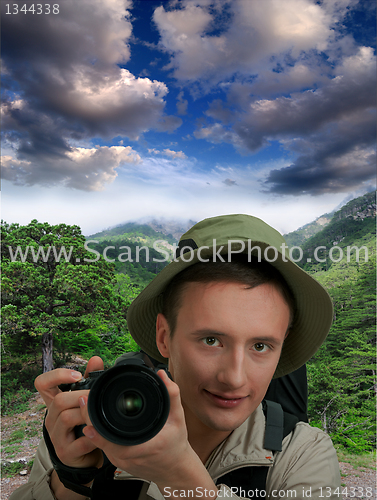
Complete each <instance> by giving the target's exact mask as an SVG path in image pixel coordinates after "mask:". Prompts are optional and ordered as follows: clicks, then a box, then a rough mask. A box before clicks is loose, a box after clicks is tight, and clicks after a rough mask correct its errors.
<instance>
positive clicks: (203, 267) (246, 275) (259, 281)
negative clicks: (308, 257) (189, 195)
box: [161, 254, 295, 336]
mask: <svg viewBox="0 0 377 500" xmlns="http://www.w3.org/2000/svg"><path fill="white" fill-rule="evenodd" d="M189 283H204V284H208V283H241V284H244V285H246V287H247V288H248V289H251V288H255V287H257V286H259V285H264V284H271V285H272V286H274V287H275V288H276V289H277V290H278V291H279V292H280V294H281V296H282V297H283V299H284V300H285V302H286V303H287V305H288V307H289V310H290V321H289V325H288V328H290V327H291V325H292V323H293V320H294V314H295V300H294V297H293V294H292V292H291V290H290V288H289V286H288V284H287V282H286V281H285V279H284V278H283V276H282V275H281V274H280V273H279V271H278V270H277V269H276V268H275V267H273V266H272V265H271V264H269V263H268V262H266V261H263V260H262V261H258V259H257V258H256V257H251V258H250V259H249V260H248V256H247V255H246V254H239V255H233V256H232V260H231V262H228V261H226V262H222V261H215V262H213V261H209V262H198V263H196V264H193V265H192V266H190V267H188V268H186V269H185V270H184V271H181V272H180V273H178V274H177V275H176V276H175V277H174V278H173V279H172V280H171V281H170V283H169V284H168V286H167V287H166V289H165V291H164V293H163V300H162V311H161V312H162V314H163V315H164V316H165V317H166V319H167V322H168V325H169V329H170V335H171V336H172V335H173V333H174V331H175V328H176V324H177V316H178V311H179V308H180V307H181V305H182V295H183V291H184V290H185V289H186V287H187V285H188V284H189Z"/></svg>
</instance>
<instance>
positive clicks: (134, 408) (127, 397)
mask: <svg viewBox="0 0 377 500" xmlns="http://www.w3.org/2000/svg"><path fill="white" fill-rule="evenodd" d="M143 408H144V403H143V398H142V396H141V395H140V394H138V393H137V392H134V391H126V392H124V393H123V394H121V395H120V396H119V398H118V401H117V410H118V411H119V412H120V413H123V415H124V416H125V417H136V416H137V415H139V414H140V413H141V412H142V411H143Z"/></svg>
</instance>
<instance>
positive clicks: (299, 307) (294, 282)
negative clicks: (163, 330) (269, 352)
mask: <svg viewBox="0 0 377 500" xmlns="http://www.w3.org/2000/svg"><path fill="white" fill-rule="evenodd" d="M232 253H234V254H235V253H246V254H248V255H253V256H256V257H257V258H258V259H260V258H262V259H264V260H267V261H268V262H269V263H270V264H271V265H272V266H274V267H275V268H276V269H278V271H279V272H280V273H281V275H282V276H283V277H284V279H285V280H286V282H287V284H288V286H289V287H290V289H291V291H292V293H293V296H294V298H295V302H296V314H295V318H294V323H293V325H292V328H291V329H290V332H289V335H288V337H287V338H286V340H285V342H284V346H283V349H282V353H281V357H280V361H279V364H278V366H277V368H276V372H275V375H274V378H278V377H281V376H283V375H286V374H288V373H291V372H293V371H294V370H296V369H298V368H300V366H302V365H303V364H304V363H306V361H308V359H310V358H311V357H312V356H313V355H314V353H315V352H316V351H317V350H318V348H319V347H320V346H321V344H322V343H323V341H324V340H325V338H326V336H327V334H328V332H329V329H330V326H331V323H332V319H333V307H332V302H331V299H330V297H329V295H328V293H327V292H326V290H325V289H324V288H323V287H322V286H321V285H320V284H319V283H318V282H317V281H316V280H315V279H313V278H312V277H311V276H310V275H309V274H307V273H306V272H305V271H303V270H302V269H301V268H300V267H299V266H297V265H296V264H295V263H294V262H293V261H292V260H291V259H290V257H289V252H288V247H287V245H286V242H285V240H284V238H283V237H282V235H281V234H280V233H279V232H278V231H276V230H275V229H273V228H272V227H271V226H269V225H268V224H266V223H265V222H263V221H262V220H261V219H258V218H257V217H252V216H250V215H243V214H232V215H222V216H219V217H212V218H209V219H204V220H203V221H201V222H198V223H197V224H195V225H194V226H193V227H192V228H191V229H189V230H188V231H187V232H186V233H185V234H184V235H183V236H182V237H181V239H180V242H179V246H178V252H177V255H179V256H177V257H176V258H175V259H174V260H173V261H172V262H171V263H170V264H168V265H167V266H166V267H165V268H164V269H163V270H162V271H161V272H160V273H159V274H158V275H157V276H156V277H155V278H154V279H153V280H152V281H151V283H150V284H149V285H148V286H147V287H146V288H145V289H144V290H143V291H142V292H141V293H140V295H139V296H138V297H137V298H136V299H135V300H134V301H133V302H132V304H131V306H130V308H129V310H128V314H127V322H128V328H129V330H130V333H131V335H132V337H133V338H134V340H135V342H136V343H137V344H138V345H139V346H140V347H141V349H142V350H143V351H145V352H146V353H147V354H149V355H150V356H152V357H153V358H155V359H157V360H158V361H161V362H163V363H167V361H168V360H167V359H166V358H163V357H162V356H161V354H160V353H159V351H158V349H157V345H156V317H157V314H158V313H159V312H161V309H162V295H163V292H164V290H165V288H166V287H167V285H168V284H169V282H170V281H171V280H172V279H173V278H174V276H175V275H176V274H178V273H179V272H181V271H183V270H184V269H186V268H187V267H189V266H192V265H193V264H196V263H197V262H200V261H204V260H205V259H208V258H210V259H211V260H218V261H219V260H221V258H222V259H224V260H227V259H228V258H229V257H231V254H232ZM224 256H228V257H224Z"/></svg>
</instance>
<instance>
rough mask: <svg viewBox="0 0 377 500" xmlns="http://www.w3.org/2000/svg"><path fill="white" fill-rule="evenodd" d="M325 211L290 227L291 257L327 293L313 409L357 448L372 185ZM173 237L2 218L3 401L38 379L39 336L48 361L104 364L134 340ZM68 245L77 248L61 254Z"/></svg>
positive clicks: (9, 404) (368, 421)
mask: <svg viewBox="0 0 377 500" xmlns="http://www.w3.org/2000/svg"><path fill="white" fill-rule="evenodd" d="M329 217H330V216H329V215H326V216H323V221H326V223H324V224H323V226H322V228H321V229H320V230H319V231H318V226H319V225H320V223H319V222H318V221H319V220H320V219H321V218H319V219H317V221H315V222H314V223H312V226H311V225H310V224H308V225H307V226H304V231H302V230H300V231H301V232H298V234H296V233H297V232H295V233H291V236H292V237H291V238H290V235H287V240H288V241H291V242H293V246H300V248H296V250H294V251H293V253H292V255H293V256H294V258H295V259H297V258H298V257H300V255H299V254H300V252H301V253H302V256H301V257H302V258H301V259H300V261H299V262H298V265H300V266H302V267H303V268H305V270H307V271H308V272H309V273H310V274H312V275H313V276H314V277H315V278H316V279H317V280H318V281H320V282H321V283H322V284H323V285H324V286H325V287H326V288H327V290H328V291H329V293H330V295H331V297H332V299H333V303H334V323H333V326H332V328H331V331H330V334H329V336H328V338H327V340H326V342H325V343H324V345H323V346H322V347H321V349H320V350H319V351H318V353H317V354H316V355H315V356H314V358H313V359H311V360H310V361H309V363H308V380H309V417H310V423H311V425H316V426H319V427H321V428H323V429H324V430H325V431H326V432H328V433H329V434H330V435H331V437H332V438H333V440H334V442H335V444H337V445H339V446H342V447H344V448H346V449H348V450H350V451H351V452H354V453H360V452H363V451H368V450H371V449H372V448H373V446H374V443H375V396H376V380H375V375H376V369H375V343H376V342H375V318H376V310H375V309H376V308H375V295H376V294H375V278H376V269H375V267H376V266H375V256H376V252H375V232H376V231H375V227H376V204H375V194H374V193H369V194H367V195H365V196H364V197H360V198H357V199H356V200H352V202H350V203H348V204H347V205H345V206H344V207H342V208H341V209H340V210H339V211H337V212H335V213H334V214H333V215H332V217H331V219H330V220H328V218H329ZM313 224H314V226H315V228H314V226H313ZM155 227H156V228H157V229H158V227H157V226H155ZM305 228H306V229H307V230H305ZM308 228H309V229H310V228H311V229H310V230H309V229H308ZM313 228H314V229H313ZM302 229H303V228H302ZM309 233H314V234H312V235H311V236H308V235H309ZM299 239H301V241H302V242H303V243H302V245H300V244H299V243H297V242H298V241H299ZM161 240H163V241H164V243H161ZM89 241H91V243H88V242H89ZM157 241H160V243H158V245H157V244H156V242H157ZM176 243H177V240H176V238H175V237H173V236H172V235H170V236H168V235H166V231H165V232H162V231H155V230H154V229H152V228H151V227H150V226H148V225H138V224H131V223H130V224H127V225H123V226H119V227H116V228H113V229H110V230H106V231H103V232H101V233H97V234H95V235H91V236H89V237H87V238H86V239H85V237H84V236H83V235H82V234H81V230H80V228H79V227H78V226H66V225H64V224H60V225H58V226H51V225H49V224H48V223H39V222H37V221H32V222H31V223H30V224H29V225H27V226H20V225H18V224H11V225H9V224H6V223H2V256H3V302H2V310H1V312H2V333H1V335H2V358H3V359H2V361H3V364H2V394H3V412H5V413H6V412H11V411H12V409H14V408H15V407H17V404H18V401H19V400H20V398H21V399H22V398H23V397H27V396H28V395H29V394H31V392H30V391H33V380H34V378H35V376H36V375H38V374H39V373H41V371H42V351H43V349H44V348H45V347H46V339H47V340H48V341H49V342H50V341H51V343H50V344H49V345H50V346H51V349H52V362H53V365H54V367H58V366H62V365H64V364H66V363H67V362H70V359H71V358H73V357H74V356H77V355H79V356H81V357H83V358H84V359H89V357H90V356H92V355H94V354H96V355H100V356H102V357H103V358H104V360H105V363H106V366H110V365H111V364H112V363H113V362H114V360H115V358H116V357H117V356H118V355H119V354H120V353H122V352H124V351H128V350H137V349H138V346H137V345H136V344H135V342H134V341H133V340H132V338H131V337H130V335H129V332H128V330H127V324H126V321H125V318H126V313H127V309H128V307H129V304H130V303H131V302H132V300H133V299H134V298H135V297H136V295H137V294H138V293H139V291H140V290H141V288H142V287H144V286H145V285H146V284H147V283H148V282H149V281H150V280H151V279H152V278H153V276H155V274H156V273H157V272H159V271H160V270H161V269H162V268H163V267H164V266H165V265H166V264H167V260H168V259H166V253H165V254H164V251H165V252H168V256H169V258H170V257H171V255H172V253H171V252H172V251H173V249H174V244H176ZM291 245H292V243H291ZM153 246H155V248H153ZM121 247H123V248H121ZM351 247H352V248H351ZM17 248H19V254H18V259H14V258H12V257H14V256H15V254H16V250H17ZM52 248H54V251H52V250H51V249H52ZM63 248H64V249H65V250H64V251H65V252H68V250H69V249H72V250H70V252H68V255H66V254H65V253H64V252H63ZM156 248H157V249H156ZM27 249H28V253H27V251H26V250H27ZM32 249H33V250H32ZM38 249H39V250H38ZM41 249H42V250H43V251H42V250H41ZM49 249H50V250H49ZM94 252H97V253H94ZM137 254H138V259H136V256H137ZM36 255H37V256H38V258H37V260H36V259H35V258H34V257H35V256H36ZM59 255H60V257H59ZM147 255H148V258H147ZM57 256H58V257H59V258H58V259H57V258H56V257H57ZM159 260H160V261H161V260H163V262H159ZM44 355H45V354H44Z"/></svg>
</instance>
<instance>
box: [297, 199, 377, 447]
mask: <svg viewBox="0 0 377 500" xmlns="http://www.w3.org/2000/svg"><path fill="white" fill-rule="evenodd" d="M368 198H369V197H368ZM359 201H361V202H362V201H365V200H362V199H360V200H359ZM353 202H354V203H353V205H354V207H355V200H353ZM373 205H374V206H373ZM349 209H350V207H349V206H348V205H346V206H345V207H343V209H342V210H340V211H339V212H337V213H336V214H335V215H334V217H333V219H332V221H331V223H330V224H329V225H328V226H327V227H326V228H325V229H324V230H323V231H321V232H320V233H318V234H317V235H315V236H313V237H312V238H311V239H309V240H308V241H307V242H306V243H305V244H304V246H303V248H304V255H309V253H310V252H312V251H313V249H314V248H315V247H316V246H318V245H321V246H322V245H323V246H325V247H326V249H327V251H329V248H331V245H332V244H333V243H336V246H338V247H339V249H341V250H342V251H343V259H341V260H339V262H334V261H331V260H330V258H329V255H328V254H327V255H325V256H324V258H325V259H326V261H325V262H324V263H322V266H318V265H317V264H311V263H305V265H304V267H305V268H306V269H307V270H308V272H310V273H311V274H312V275H313V276H314V277H315V278H316V279H317V280H318V281H319V282H320V283H321V284H322V285H324V286H325V287H326V289H327V290H328V291H329V293H330V296H331V298H332V299H333V304H334V322H333V325H332V328H331V330H330V333H329V336H328V338H327V340H326V342H325V343H324V344H323V345H322V347H321V349H320V350H319V351H318V353H317V354H316V355H315V357H314V358H313V359H312V360H311V361H310V362H309V364H308V373H309V389H310V398H309V408H310V417H311V419H312V424H313V423H316V424H317V425H319V426H320V427H322V428H323V429H324V430H326V431H327V432H329V433H330V434H331V436H332V437H333V439H334V441H335V442H336V443H338V444H341V445H342V446H344V447H346V448H348V449H350V450H352V451H354V452H361V451H363V450H365V449H371V448H372V447H373V446H374V444H375V436H376V435H375V432H376V428H375V418H376V414H375V405H376V368H375V359H376V349H375V346H376V337H375V324H376V252H375V245H376V239H375V235H376V231H375V227H376V216H375V203H374V202H373V200H372V202H371V203H370V199H369V200H368V203H367V204H366V207H365V208H364V209H363V211H361V210H353V208H352V209H351V211H350V210H349ZM347 246H352V247H354V249H353V251H352V252H350V258H349V259H347ZM357 249H359V250H360V252H359V256H358V254H357ZM333 255H334V257H335V258H336V259H339V256H340V250H339V251H337V252H334V254H333ZM309 264H311V265H309ZM318 268H319V270H317V269H318Z"/></svg>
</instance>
